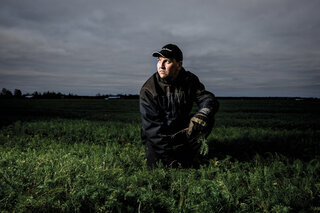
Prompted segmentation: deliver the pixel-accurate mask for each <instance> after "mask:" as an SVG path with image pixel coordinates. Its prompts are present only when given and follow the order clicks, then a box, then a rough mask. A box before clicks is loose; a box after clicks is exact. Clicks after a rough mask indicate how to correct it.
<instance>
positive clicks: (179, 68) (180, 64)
mask: <svg viewBox="0 0 320 213" xmlns="http://www.w3.org/2000/svg"><path fill="white" fill-rule="evenodd" d="M181 68H182V61H179V62H178V70H179V71H180V70H181Z"/></svg>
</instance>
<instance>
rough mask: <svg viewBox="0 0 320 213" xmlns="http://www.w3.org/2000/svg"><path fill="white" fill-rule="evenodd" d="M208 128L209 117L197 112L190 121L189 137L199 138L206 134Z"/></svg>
mask: <svg viewBox="0 0 320 213" xmlns="http://www.w3.org/2000/svg"><path fill="white" fill-rule="evenodd" d="M207 126H208V116H207V115H206V114H204V113H202V112H197V113H196V114H195V115H194V116H193V117H192V118H191V120H190V123H189V128H188V131H187V135H188V137H198V136H200V135H201V134H202V133H205V130H206V127H207Z"/></svg>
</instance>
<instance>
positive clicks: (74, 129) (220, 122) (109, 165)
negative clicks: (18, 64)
mask: <svg viewBox="0 0 320 213" xmlns="http://www.w3.org/2000/svg"><path fill="white" fill-rule="evenodd" d="M220 102H221V109H220V111H219V113H218V114H217V118H216V127H215V129H214V131H213V132H212V133H211V134H210V136H209V138H208V145H209V154H208V156H207V157H206V159H205V160H204V163H203V165H202V166H201V167H200V169H197V170H196V169H181V168H180V169H166V168H163V167H162V166H161V165H160V166H159V168H157V169H154V170H149V169H148V168H147V166H146V162H145V156H144V146H143V145H142V144H141V141H140V119H139V112H138V102H137V100H112V101H103V100H8V101H6V102H3V100H1V104H0V109H1V117H2V118H4V119H1V120H2V121H1V131H0V189H1V190H0V209H1V211H2V212H12V211H16V212H33V211H46V212H87V211H91V212H319V211H320V201H319V200H320V176H319V174H320V154H319V153H320V152H319V147H320V146H319V138H320V127H319V121H320V119H319V118H320V110H319V109H320V108H319V105H320V103H319V101H318V100H313V101H309V100H306V101H294V100H277V101H270V100H221V101H220ZM303 102H304V103H303Z"/></svg>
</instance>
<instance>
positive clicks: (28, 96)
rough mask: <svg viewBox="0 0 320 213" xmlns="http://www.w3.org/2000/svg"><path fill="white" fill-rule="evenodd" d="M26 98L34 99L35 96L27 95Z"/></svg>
mask: <svg viewBox="0 0 320 213" xmlns="http://www.w3.org/2000/svg"><path fill="white" fill-rule="evenodd" d="M25 97H26V98H33V95H27V96H25Z"/></svg>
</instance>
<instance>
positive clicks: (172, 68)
mask: <svg viewBox="0 0 320 213" xmlns="http://www.w3.org/2000/svg"><path fill="white" fill-rule="evenodd" d="M181 67H182V61H180V62H177V61H176V59H170V58H164V57H158V63H157V70H158V73H159V75H160V77H161V78H168V79H170V80H174V79H175V78H176V77H177V76H178V74H179V71H180V70H181Z"/></svg>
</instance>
